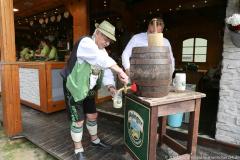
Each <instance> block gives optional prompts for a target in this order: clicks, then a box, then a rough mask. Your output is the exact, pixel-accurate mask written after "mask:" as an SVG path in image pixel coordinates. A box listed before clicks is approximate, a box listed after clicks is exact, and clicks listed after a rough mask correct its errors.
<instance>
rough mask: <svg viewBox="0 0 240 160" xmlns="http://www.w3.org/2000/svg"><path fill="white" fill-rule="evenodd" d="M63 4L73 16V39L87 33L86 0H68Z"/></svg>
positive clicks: (75, 39) (77, 38)
mask: <svg viewBox="0 0 240 160" xmlns="http://www.w3.org/2000/svg"><path fill="white" fill-rule="evenodd" d="M65 6H66V7H67V9H68V10H69V12H70V13H71V15H72V16H73V41H74V43H75V42H76V41H77V40H79V38H80V37H81V36H83V35H87V34H89V30H90V29H89V19H88V17H89V15H88V0H81V1H79V0H68V1H65Z"/></svg>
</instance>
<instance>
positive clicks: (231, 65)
mask: <svg viewBox="0 0 240 160" xmlns="http://www.w3.org/2000/svg"><path fill="white" fill-rule="evenodd" d="M227 3H228V4H227V10H226V17H229V16H231V15H232V14H233V13H240V11H239V10H240V8H239V7H240V5H239V3H240V2H239V0H228V2H227ZM209 107H211V106H209ZM239 133H240V48H237V47H236V46H234V45H233V43H232V41H231V38H230V34H229V30H228V29H227V28H226V29H225V33H224V42H223V61H222V76H221V80H220V98H219V108H218V116H217V124H216V136H215V138H216V140H218V141H223V142H227V143H232V144H237V145H240V134H239Z"/></svg>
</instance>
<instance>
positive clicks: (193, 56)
mask: <svg viewBox="0 0 240 160" xmlns="http://www.w3.org/2000/svg"><path fill="white" fill-rule="evenodd" d="M197 38H199V39H204V40H206V42H207V43H206V46H196V39H197ZM188 39H193V45H192V46H188V47H184V46H183V42H184V41H185V40H188ZM181 47H182V50H181V52H182V53H181V62H182V63H197V64H206V63H207V61H208V39H207V38H204V37H188V38H185V39H183V40H182V43H181ZM201 47H203V48H206V54H196V53H195V52H196V48H201ZM184 48H192V49H193V51H192V52H193V53H192V54H183V49H184ZM183 55H192V61H183ZM195 55H206V61H205V62H195Z"/></svg>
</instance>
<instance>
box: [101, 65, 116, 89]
mask: <svg viewBox="0 0 240 160" xmlns="http://www.w3.org/2000/svg"><path fill="white" fill-rule="evenodd" d="M102 83H103V85H104V86H107V85H113V86H115V80H114V76H113V73H112V71H111V69H105V70H104V74H103V80H102Z"/></svg>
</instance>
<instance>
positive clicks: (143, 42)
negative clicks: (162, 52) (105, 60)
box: [122, 18, 175, 76]
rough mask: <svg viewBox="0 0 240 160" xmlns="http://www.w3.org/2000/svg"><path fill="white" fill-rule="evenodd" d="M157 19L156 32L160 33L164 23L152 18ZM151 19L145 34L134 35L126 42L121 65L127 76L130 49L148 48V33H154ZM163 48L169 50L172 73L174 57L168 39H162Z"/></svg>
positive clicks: (128, 72)
mask: <svg viewBox="0 0 240 160" xmlns="http://www.w3.org/2000/svg"><path fill="white" fill-rule="evenodd" d="M153 19H157V32H158V33H162V32H163V29H164V22H163V19H162V18H153ZM153 19H152V20H151V21H150V22H149V25H148V30H147V32H142V33H139V34H136V35H134V36H133V37H132V38H131V39H130V41H129V42H128V44H127V46H126V47H125V49H124V51H123V53H122V65H123V67H124V69H125V71H126V73H127V75H128V76H129V75H130V57H131V56H132V49H133V48H134V47H146V46H148V36H147V34H148V33H154V24H153ZM163 46H168V47H169V50H170V58H171V64H172V73H173V71H174V68H175V62H174V57H173V53H172V47H171V44H170V43H169V41H168V39H166V38H163Z"/></svg>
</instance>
